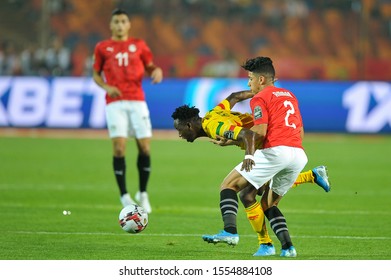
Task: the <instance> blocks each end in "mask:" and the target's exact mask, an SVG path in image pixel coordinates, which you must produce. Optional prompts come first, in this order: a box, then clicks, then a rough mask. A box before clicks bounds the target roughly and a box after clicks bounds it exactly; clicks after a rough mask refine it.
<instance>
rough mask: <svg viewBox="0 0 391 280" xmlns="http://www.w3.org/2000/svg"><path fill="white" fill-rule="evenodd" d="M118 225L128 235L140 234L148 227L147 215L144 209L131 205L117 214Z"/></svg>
mask: <svg viewBox="0 0 391 280" xmlns="http://www.w3.org/2000/svg"><path fill="white" fill-rule="evenodd" d="M118 220H119V224H120V226H121V228H122V229H123V230H124V231H126V232H128V233H139V232H142V231H143V230H144V229H145V228H146V226H147V225H148V213H147V211H145V210H144V208H142V207H140V206H138V205H135V204H131V205H128V206H126V207H124V208H123V209H122V210H121V212H120V213H119V217H118Z"/></svg>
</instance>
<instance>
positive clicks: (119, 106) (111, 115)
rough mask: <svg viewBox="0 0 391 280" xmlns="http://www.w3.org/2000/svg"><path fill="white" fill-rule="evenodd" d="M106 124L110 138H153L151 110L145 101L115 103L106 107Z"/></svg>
mask: <svg viewBox="0 0 391 280" xmlns="http://www.w3.org/2000/svg"><path fill="white" fill-rule="evenodd" d="M106 122H107V129H108V131H109V136H110V138H115V137H125V138H127V137H135V138H137V139H142V138H150V137H152V125H151V119H150V117H149V109H148V106H147V103H146V102H145V101H115V102H112V103H109V104H108V105H107V106H106Z"/></svg>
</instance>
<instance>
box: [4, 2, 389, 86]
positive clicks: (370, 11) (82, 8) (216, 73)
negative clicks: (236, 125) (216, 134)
mask: <svg viewBox="0 0 391 280" xmlns="http://www.w3.org/2000/svg"><path fill="white" fill-rule="evenodd" d="M45 3H46V5H47V6H45V7H44V5H45ZM0 5H1V6H2V7H1V9H0V17H1V18H3V19H5V25H3V24H2V27H0V32H1V33H2V34H4V36H2V37H0V75H43V76H68V75H72V76H87V75H91V66H92V53H93V49H94V46H95V44H96V43H97V42H98V41H99V40H103V39H106V38H109V37H110V30H109V26H108V24H109V19H110V13H111V11H112V10H113V9H114V8H115V7H118V6H120V7H122V8H124V9H126V10H127V11H128V12H129V14H130V18H131V22H132V29H131V36H134V37H139V38H142V39H144V40H146V41H147V43H148V44H149V45H150V47H151V49H152V50H153V52H154V55H155V62H156V64H158V65H161V66H162V68H163V70H164V71H165V76H166V77H194V76H206V77H211V76H213V77H240V76H243V75H244V74H245V73H244V71H242V70H241V67H240V65H241V64H242V63H243V62H244V61H245V59H247V58H250V57H253V56H258V55H261V56H270V57H271V58H272V59H273V61H275V64H276V67H277V70H278V73H279V78H285V79H331V80H349V79H353V80H354V79H368V80H375V79H380V80H391V1H390V0H329V1H326V0H314V1H306V0H263V1H260V0H221V1H209V0H164V1H163V0H143V1H138V0H137V1H136V0H121V1H120V0H97V1H86V0H30V1H22V0H4V2H3V1H2V4H0ZM44 8H45V10H47V11H48V13H49V15H50V16H49V19H48V23H47V24H46V25H44V28H47V32H48V33H49V35H50V36H49V40H47V42H46V45H43V44H42V40H40V39H41V38H40V36H42V35H40V34H44V31H43V30H42V28H43V26H42V10H43V9H44Z"/></svg>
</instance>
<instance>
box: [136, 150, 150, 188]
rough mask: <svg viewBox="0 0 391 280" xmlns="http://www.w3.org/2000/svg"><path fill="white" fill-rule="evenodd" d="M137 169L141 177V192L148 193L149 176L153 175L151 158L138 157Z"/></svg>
mask: <svg viewBox="0 0 391 280" xmlns="http://www.w3.org/2000/svg"><path fill="white" fill-rule="evenodd" d="M137 168H138V175H139V182H140V185H139V189H140V192H146V191H147V184H148V179H149V175H150V173H151V157H150V156H144V155H138V157H137Z"/></svg>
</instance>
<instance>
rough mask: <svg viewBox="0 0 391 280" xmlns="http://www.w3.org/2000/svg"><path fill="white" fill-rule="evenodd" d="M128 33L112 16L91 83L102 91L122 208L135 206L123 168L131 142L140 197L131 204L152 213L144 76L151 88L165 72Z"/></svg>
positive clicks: (120, 16) (124, 22) (122, 17)
mask: <svg viewBox="0 0 391 280" xmlns="http://www.w3.org/2000/svg"><path fill="white" fill-rule="evenodd" d="M130 27H131V25H130V20H129V17H128V14H127V13H126V11H124V10H122V9H116V10H114V11H113V13H112V16H111V21H110V30H111V33H112V36H111V38H110V39H108V40H104V41H101V42H98V44H97V45H96V46H95V51H94V65H93V79H94V81H95V82H96V83H97V84H98V85H99V86H100V87H102V88H103V89H104V90H105V91H106V121H107V127H108V131H109V136H110V138H111V139H112V144H113V169H114V174H115V177H116V181H117V184H118V187H119V190H120V194H121V196H120V200H121V203H122V205H123V206H126V205H129V204H132V203H135V202H134V201H133V199H132V198H131V196H130V194H129V193H128V191H127V188H126V163H125V154H126V142H127V138H128V137H135V139H136V143H137V148H138V158H137V167H138V173H139V191H138V192H137V193H136V196H135V198H136V200H137V202H138V203H139V204H140V206H142V207H143V208H145V210H146V211H147V212H148V213H151V211H152V209H151V205H150V202H149V197H148V193H147V183H148V179H149V175H150V167H151V160H150V140H151V137H152V126H151V121H150V117H149V110H148V106H147V104H146V101H145V95H144V91H143V89H142V87H141V85H142V80H143V77H144V74H145V72H147V73H148V74H149V75H150V77H151V78H152V83H160V82H161V81H162V79H163V72H162V70H161V68H159V67H157V66H156V65H155V64H154V63H153V55H152V52H151V50H150V48H149V47H148V45H147V44H146V43H145V42H144V41H143V40H141V39H136V38H131V37H129V30H130Z"/></svg>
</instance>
